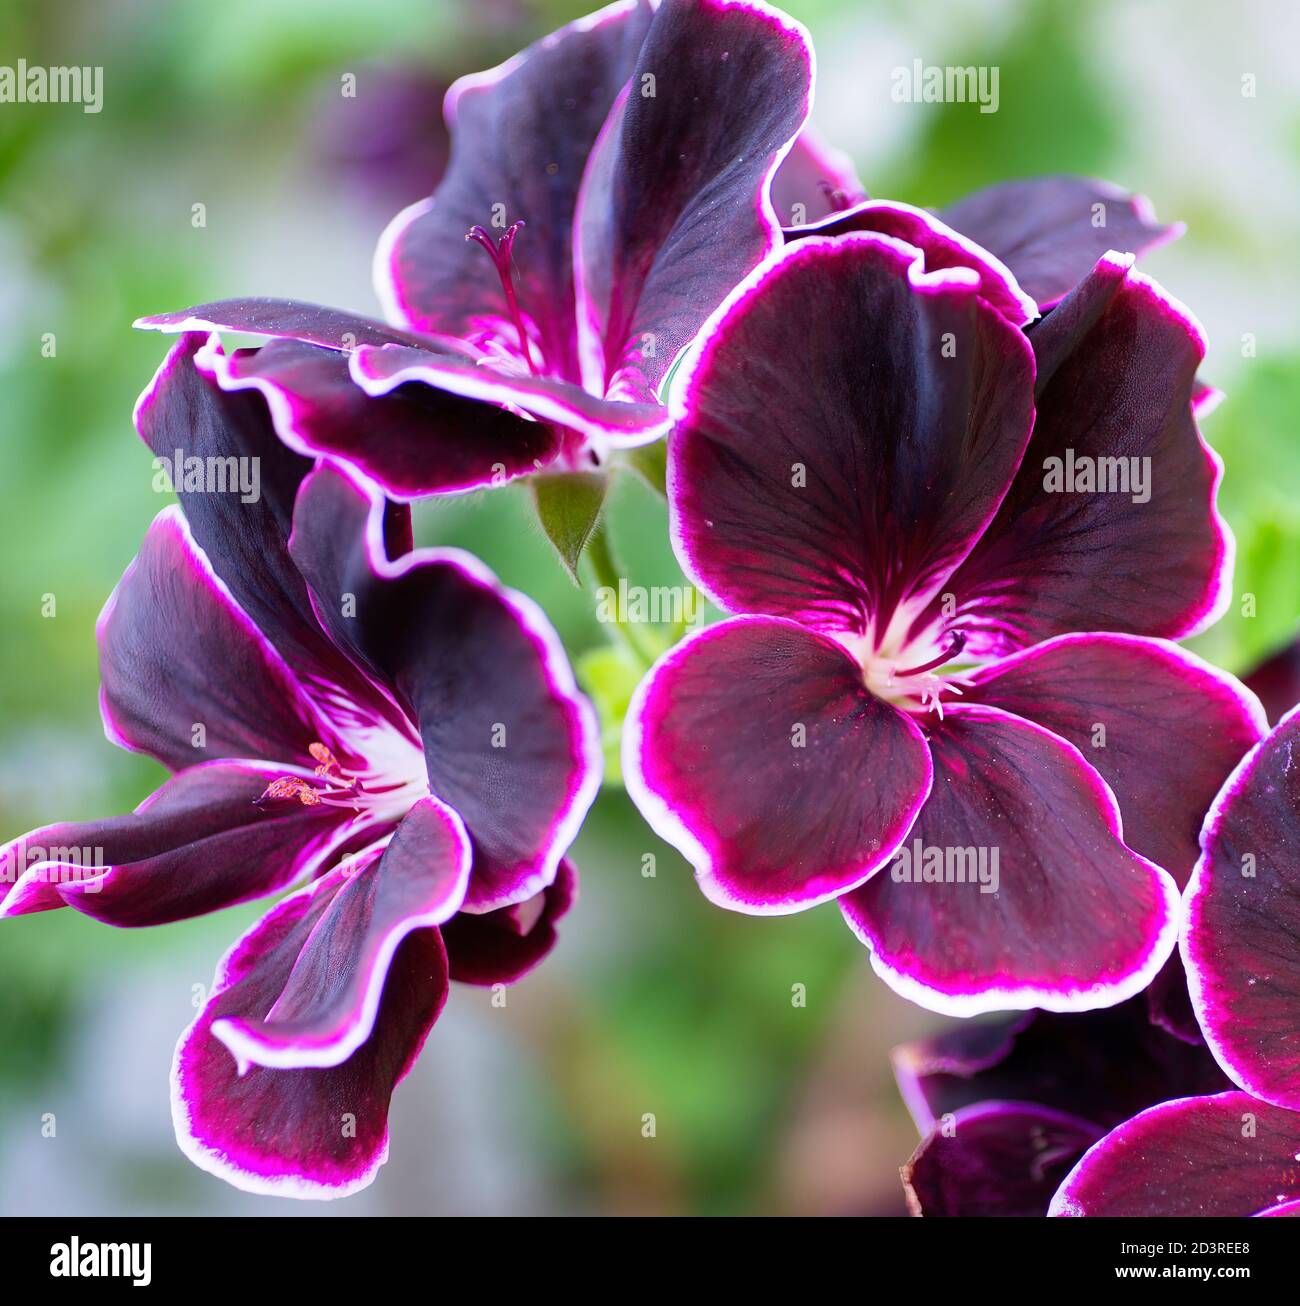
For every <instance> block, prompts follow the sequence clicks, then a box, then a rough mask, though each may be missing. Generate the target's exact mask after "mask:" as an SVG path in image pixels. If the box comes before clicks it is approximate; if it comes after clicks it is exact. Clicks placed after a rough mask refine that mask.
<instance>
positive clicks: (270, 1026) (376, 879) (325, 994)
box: [212, 798, 470, 1074]
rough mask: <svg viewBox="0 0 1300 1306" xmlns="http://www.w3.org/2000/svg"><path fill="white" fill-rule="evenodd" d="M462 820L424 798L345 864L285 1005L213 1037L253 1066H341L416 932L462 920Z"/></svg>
mask: <svg viewBox="0 0 1300 1306" xmlns="http://www.w3.org/2000/svg"><path fill="white" fill-rule="evenodd" d="M469 867H470V846H469V837H468V836H467V835H466V833H465V827H464V825H463V824H462V823H461V820H460V818H459V817H458V816H457V815H456V814H455V813H454V812H453V811H451V809H450V808H448V807H445V806H443V804H441V803H439V802H438V801H437V799H434V798H424V799H421V800H420V801H419V802H417V803H416V804H415V805H414V806H413V807H412V808H411V810H410V812H408V813H407V815H406V816H405V817H403V819H402V821H401V823H400V824H399V825H398V827H397V830H396V832H395V833H394V834H393V836H392V839H391V840H390V842H389V843H388V846H387V847H386V848H384V849H383V850H382V851H377V852H374V853H371V854H368V855H367V856H366V857H365V858H364V859H357V860H356V861H354V862H352V863H348V864H345V866H344V868H343V872H342V876H343V881H344V882H343V884H342V887H341V888H340V889H339V890H338V892H337V893H335V894H334V895H333V896H332V898H331V901H330V904H329V906H328V907H327V908H326V909H325V911H324V912H323V913H322V915H321V917H320V919H319V920H318V921H317V922H316V924H315V925H314V926H313V928H312V932H311V934H310V936H309V937H308V938H307V940H306V941H305V942H304V944H303V946H302V951H301V952H300V954H299V956H298V959H297V961H295V962H294V966H293V971H292V972H291V974H290V975H289V978H288V980H287V981H286V982H285V985H284V988H283V989H282V990H281V992H280V995H279V997H277V998H276V1000H275V1002H274V1004H273V1005H272V1006H271V1008H270V1009H269V1010H268V1011H267V1012H266V1013H265V1014H264V1015H258V1014H256V1013H250V1014H249V1015H246V1016H234V1017H223V1018H221V1019H219V1020H216V1021H214V1022H213V1025H212V1034H213V1036H214V1037H216V1038H219V1039H220V1040H221V1041H222V1042H223V1043H224V1044H225V1045H226V1046H227V1047H228V1048H229V1049H230V1050H231V1052H232V1053H233V1054H234V1056H235V1060H236V1061H237V1062H238V1063H239V1068H240V1073H241V1074H243V1073H244V1072H245V1071H247V1069H248V1067H249V1065H250V1064H255V1065H259V1066H271V1067H274V1068H276V1069H278V1070H293V1069H298V1068H301V1067H308V1066H336V1065H338V1064H339V1063H340V1062H342V1061H346V1060H347V1059H348V1057H350V1056H352V1055H353V1053H355V1052H356V1050H357V1048H359V1047H360V1046H361V1045H362V1044H363V1043H364V1042H365V1041H366V1039H368V1038H369V1037H370V1034H371V1031H372V1030H373V1028H374V1024H375V1017H376V1015H377V1014H378V1011H379V1001H380V995H381V993H382V992H383V988H384V981H385V978H386V976H387V975H388V970H389V966H390V965H391V964H392V961H393V958H394V956H395V955H396V953H397V949H398V948H399V947H400V946H401V943H402V941H403V940H404V939H405V938H406V937H407V936H408V935H409V934H411V933H412V932H413V931H415V930H418V929H421V928H424V927H427V926H431V925H441V924H442V922H443V921H445V920H447V919H448V918H449V917H450V916H452V915H454V914H455V912H456V909H457V908H458V907H459V906H460V904H461V901H462V900H463V899H464V896H465V889H466V887H467V886H468V884H469Z"/></svg>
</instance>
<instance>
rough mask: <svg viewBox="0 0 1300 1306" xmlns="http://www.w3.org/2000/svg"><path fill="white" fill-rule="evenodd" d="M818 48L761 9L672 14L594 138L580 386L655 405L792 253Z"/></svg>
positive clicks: (587, 195) (795, 26) (581, 268)
mask: <svg viewBox="0 0 1300 1306" xmlns="http://www.w3.org/2000/svg"><path fill="white" fill-rule="evenodd" d="M811 97H812V46H811V43H810V41H809V38H808V34H807V32H806V31H805V30H804V28H803V27H802V25H801V24H799V23H796V22H795V21H794V20H793V19H791V18H788V17H786V16H785V15H784V14H782V13H780V12H779V11H778V10H776V9H772V8H769V7H768V6H767V5H764V4H759V3H752V2H751V0H695V2H694V3H690V4H674V3H668V4H663V5H660V6H659V9H658V10H657V12H656V14H655V19H654V22H653V23H651V25H650V29H649V32H648V33H647V35H646V39H645V43H644V45H643V46H642V47H641V52H640V55H639V57H638V59H637V64H636V69H635V71H634V73H633V75H632V81H631V84H630V85H629V87H628V89H627V90H626V91H625V92H624V93H623V95H622V96H620V98H619V100H618V102H617V104H616V105H615V107H614V109H613V111H612V113H611V115H610V119H609V122H608V123H607V124H606V125H605V127H604V128H603V129H602V131H601V133H600V135H599V136H598V137H597V138H596V141H595V143H594V146H593V148H592V153H591V158H590V161H589V162H588V165H587V170H586V173H585V175H584V178H583V183H582V190H581V192H580V194H579V196H578V203H577V213H576V218H575V231H574V244H575V250H576V269H575V271H576V280H577V302H578V333H579V341H580V348H581V361H582V366H583V377H584V380H585V383H586V385H587V388H588V389H590V390H591V391H592V392H593V393H595V394H600V395H604V394H609V395H614V396H617V397H620V398H628V399H637V400H642V401H644V400H646V399H650V398H653V397H654V395H655V394H656V393H657V391H658V388H659V385H660V382H661V381H662V380H663V379H664V377H665V376H667V374H668V372H669V370H670V369H671V367H672V365H673V362H674V360H675V359H676V357H677V356H678V354H679V353H680V352H681V350H682V349H683V348H684V347H685V346H686V345H687V343H688V342H689V341H690V340H691V339H692V337H694V336H695V334H696V333H697V332H698V331H699V329H700V327H701V326H703V324H704V321H705V319H706V318H707V317H708V316H709V314H711V313H712V312H713V310H714V309H716V308H717V307H718V305H719V304H720V303H722V301H723V300H724V299H725V298H726V296H727V294H728V292H729V291H730V290H731V289H732V287H733V286H735V285H736V284H737V283H738V282H739V281H741V280H743V278H744V277H745V276H746V275H747V274H748V273H749V272H750V271H751V270H752V269H753V268H754V267H756V266H757V265H758V264H759V263H760V262H761V261H762V260H763V258H764V257H765V256H766V255H767V254H768V253H770V252H771V251H772V250H773V249H775V248H776V247H777V246H778V245H779V244H780V242H781V231H780V224H779V221H778V219H777V216H776V214H775V212H774V211H773V209H772V204H771V199H770V197H769V185H770V181H771V178H772V174H773V173H774V172H775V171H776V168H777V165H778V163H779V162H780V161H781V159H782V158H783V157H784V156H785V154H786V152H787V150H788V149H789V148H790V145H791V144H792V142H793V141H794V139H795V137H796V136H797V135H798V133H799V131H800V130H801V128H802V127H803V125H804V123H805V122H806V121H807V118H808V111H809V108H810V107H811V103H812V99H811Z"/></svg>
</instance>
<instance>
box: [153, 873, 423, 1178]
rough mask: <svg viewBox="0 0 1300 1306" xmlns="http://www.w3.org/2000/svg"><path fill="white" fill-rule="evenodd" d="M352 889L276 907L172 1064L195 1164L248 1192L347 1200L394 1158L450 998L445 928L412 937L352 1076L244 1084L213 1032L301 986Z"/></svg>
mask: <svg viewBox="0 0 1300 1306" xmlns="http://www.w3.org/2000/svg"><path fill="white" fill-rule="evenodd" d="M345 883H346V877H345V876H344V874H343V873H342V872H341V871H336V872H334V873H332V874H331V875H329V876H327V877H326V878H324V879H322V880H317V881H315V882H314V883H312V884H310V885H308V886H307V887H306V888H305V889H303V890H302V891H300V892H299V893H296V894H294V895H293V896H292V897H290V898H286V899H285V900H284V901H283V902H281V903H280V904H279V905H278V906H276V907H275V908H273V909H272V910H271V911H270V912H269V913H268V914H267V915H266V916H265V917H263V918H262V920H261V921H259V922H258V923H257V924H256V925H255V926H253V928H252V929H251V930H250V931H249V932H248V933H247V934H245V935H244V937H243V938H242V939H240V940H239V942H238V943H236V944H235V946H234V947H233V948H232V949H231V951H230V952H229V953H227V954H226V956H225V958H224V959H223V960H222V962H221V964H220V965H219V966H218V967H217V974H216V978H215V979H214V980H213V985H212V996H211V998H210V999H209V1000H208V1002H207V1005H206V1006H204V1008H203V1009H202V1010H201V1011H200V1012H199V1014H198V1016H197V1018H196V1019H195V1021H194V1023H193V1024H192V1025H191V1026H190V1027H189V1029H188V1030H186V1032H185V1033H184V1034H183V1035H182V1036H181V1040H180V1042H179V1043H178V1044H177V1047H176V1056H175V1059H174V1061H173V1063H172V1120H173V1123H174V1124H175V1127H176V1140H177V1142H178V1143H179V1144H180V1146H181V1150H182V1151H183V1152H184V1153H185V1155H186V1156H188V1157H189V1159H190V1160H191V1161H193V1162H194V1164H195V1165H197V1166H199V1167H201V1168H202V1169H204V1170H207V1171H209V1172H210V1173H211V1174H215V1175H217V1176H219V1177H220V1178H222V1179H225V1180H226V1181H227V1182H228V1183H231V1184H234V1185H235V1187H237V1188H242V1189H245V1190H246V1191H248V1192H253V1193H267V1194H271V1195H275V1196H281V1197H312V1198H326V1197H343V1196H345V1195H347V1194H348V1193H352V1192H355V1191H357V1189H359V1188H364V1187H365V1186H366V1185H367V1184H368V1183H370V1182H371V1180H373V1179H374V1177H375V1173H376V1171H377V1170H378V1169H379V1167H380V1166H381V1165H382V1164H383V1163H384V1161H386V1160H387V1159H388V1102H389V1098H390V1097H391V1096H392V1092H393V1088H394V1087H395V1086H396V1085H397V1084H398V1083H399V1082H400V1081H401V1080H402V1079H403V1078H404V1077H405V1076H406V1073H407V1071H409V1070H410V1068H411V1066H412V1065H414V1063H415V1059H416V1057H418V1056H419V1054H420V1049H421V1047H423V1045H424V1040H425V1038H426V1037H427V1036H428V1033H429V1030H430V1028H431V1027H432V1025H433V1022H434V1021H435V1020H436V1019H437V1018H438V1013H439V1012H440V1011H441V1010H442V1006H443V1003H444V1002H445V1001H446V997H447V958H446V953H445V952H444V951H443V947H442V941H441V940H440V939H439V937H438V931H437V930H436V929H423V930H417V931H415V932H414V933H413V934H409V935H408V936H407V937H406V938H405V939H404V940H403V942H402V944H401V946H400V947H399V948H398V949H397V952H396V954H395V955H394V957H393V960H392V965H391V966H390V967H389V968H388V975H387V979H386V981H385V983H384V989H383V995H382V998H381V1000H380V1003H379V1010H378V1013H377V1015H376V1017H375V1022H374V1029H373V1032H372V1033H371V1034H370V1037H369V1038H368V1039H367V1040H366V1042H365V1043H363V1044H362V1045H361V1046H360V1047H359V1048H358V1049H357V1050H356V1051H355V1052H354V1053H353V1054H352V1056H351V1057H349V1058H348V1059H347V1060H346V1061H344V1062H343V1063H342V1064H341V1065H337V1066H331V1067H328V1068H307V1069H299V1070H273V1069H268V1068H267V1067H265V1066H256V1065H255V1066H251V1067H249V1068H248V1069H247V1070H246V1071H245V1073H243V1074H241V1073H239V1069H238V1067H237V1066H236V1063H235V1058H234V1057H233V1056H232V1055H231V1054H230V1051H229V1049H227V1048H226V1047H225V1046H224V1044H222V1043H221V1042H220V1041H219V1040H218V1039H217V1038H216V1037H215V1036H214V1035H213V1033H212V1027H213V1025H214V1023H215V1022H217V1021H219V1020H226V1021H230V1020H237V1019H243V1020H257V1019H260V1018H262V1017H263V1016H265V1014H266V1013H267V1012H268V1011H270V1010H271V1008H272V1006H273V1005H274V1003H275V1002H276V999H277V998H278V996H279V995H280V994H281V993H282V992H283V991H284V988H285V985H286V984H287V983H289V982H290V978H291V976H292V974H293V971H294V967H295V965H296V964H297V962H298V959H299V956H300V955H301V952H302V949H303V947H304V945H306V943H307V942H308V939H309V938H310V935H311V932H312V930H313V929H314V928H315V927H316V926H317V925H319V924H320V923H321V922H322V920H323V919H324V917H325V915H326V913H327V911H328V909H329V908H330V906H331V903H332V901H333V899H334V896H335V894H337V893H338V892H339V891H340V890H341V888H342V887H343V886H344V885H345Z"/></svg>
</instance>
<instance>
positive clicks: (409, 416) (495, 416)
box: [213, 340, 559, 499]
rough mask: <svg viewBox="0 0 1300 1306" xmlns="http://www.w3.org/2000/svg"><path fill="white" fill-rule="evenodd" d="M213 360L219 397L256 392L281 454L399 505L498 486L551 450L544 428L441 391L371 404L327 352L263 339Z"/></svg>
mask: <svg viewBox="0 0 1300 1306" xmlns="http://www.w3.org/2000/svg"><path fill="white" fill-rule="evenodd" d="M213 362H214V364H215V366H216V377H217V381H218V382H219V384H220V385H221V387H222V389H224V390H249V389H253V390H258V391H260V392H261V394H262V395H263V396H264V397H265V399H266V401H267V404H268V406H269V407H270V411H271V417H272V419H273V420H274V422H275V429H276V431H277V433H278V434H279V436H280V438H281V439H282V440H284V441H285V443H287V444H288V445H289V446H290V447H291V448H293V449H296V450H297V451H298V452H299V453H301V454H305V455H307V456H309V457H315V456H317V455H321V454H324V455H329V456H333V457H338V458H342V459H344V460H346V461H347V462H350V463H352V464H353V465H354V466H356V467H358V468H360V469H361V471H363V472H364V473H365V474H366V475H367V476H370V477H372V478H373V479H374V480H376V481H378V482H379V484H380V485H382V486H383V487H384V489H385V490H386V491H387V492H388V493H390V494H394V495H397V496H399V497H401V498H404V499H411V498H418V497H420V496H422V495H428V494H439V493H445V492H449V491H456V490H468V489H472V488H474V487H475V486H480V485H500V484H503V483H504V482H505V481H507V480H510V479H511V478H513V477H515V476H520V475H523V474H524V473H527V472H533V471H536V470H537V469H538V468H540V467H543V466H545V465H546V464H547V463H548V462H550V461H551V460H552V459H553V458H554V457H555V455H556V454H557V453H558V452H559V438H558V436H557V433H556V431H555V429H554V427H552V426H550V425H548V424H547V423H544V422H537V421H532V420H530V419H529V418H527V417H523V416H521V415H519V414H518V413H514V412H510V411H508V410H507V409H505V408H501V407H498V406H496V405H495V404H485V403H481V402H479V401H477V400H474V399H465V398H462V397H461V396H460V395H457V394H453V393H451V392H450V391H449V390H440V389H436V388H434V387H433V386H430V385H404V386H400V387H399V388H397V389H395V390H391V391H389V392H387V393H385V394H383V395H381V396H379V397H372V396H371V395H369V394H367V393H366V391H365V390H363V389H362V388H361V387H360V386H359V385H357V384H356V382H355V381H353V379H352V375H351V372H350V371H349V368H348V358H347V355H346V354H343V353H340V352H338V351H335V350H328V349H320V348H318V347H316V346H314V345H304V344H299V343H298V342H297V341H293V340H272V341H271V342H270V343H269V344H267V345H263V346H262V348H261V349H241V350H237V351H236V352H235V353H234V354H231V355H230V356H229V357H226V356H224V355H222V356H218V357H217V358H215V359H214V360H213Z"/></svg>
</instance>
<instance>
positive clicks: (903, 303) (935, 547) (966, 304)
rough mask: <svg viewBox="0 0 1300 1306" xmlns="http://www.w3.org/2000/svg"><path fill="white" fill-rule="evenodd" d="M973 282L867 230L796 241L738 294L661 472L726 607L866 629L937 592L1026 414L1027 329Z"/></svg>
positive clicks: (679, 528) (679, 530)
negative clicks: (930, 269)
mask: <svg viewBox="0 0 1300 1306" xmlns="http://www.w3.org/2000/svg"><path fill="white" fill-rule="evenodd" d="M978 292H979V286H978V278H977V277H976V274H975V273H974V272H972V271H971V270H969V269H950V270H948V271H946V272H939V273H933V274H932V273H927V272H925V271H924V269H923V260H922V255H921V253H920V252H919V251H918V250H917V249H916V248H915V247H914V246H912V245H907V244H905V243H903V242H901V241H898V240H895V239H894V238H892V237H889V236H881V235H876V234H874V233H861V234H856V235H850V236H843V237H839V238H837V239H835V240H823V239H816V238H812V239H808V240H801V241H799V242H797V243H796V244H794V245H793V246H790V247H789V248H788V249H787V250H786V251H785V252H784V253H783V254H782V255H781V256H780V257H779V258H778V259H776V260H774V261H773V262H772V263H770V264H769V265H767V267H765V268H764V269H762V270H761V271H760V272H759V273H758V274H756V275H755V276H754V277H753V278H751V279H750V281H749V282H747V283H746V284H745V285H743V286H742V287H740V288H739V290H738V291H737V292H736V293H735V295H733V296H732V298H731V299H730V300H729V301H728V304H727V305H726V306H725V307H724V309H723V310H722V311H721V312H720V313H719V315H718V317H717V318H716V319H715V321H714V322H713V323H711V324H710V326H709V327H708V328H707V329H706V333H705V336H704V344H703V350H702V353H701V355H700V357H699V359H698V362H697V365H696V367H695V369H694V372H693V373H692V375H691V379H690V383H689V386H688V389H687V392H686V394H685V397H684V399H683V403H682V414H681V420H680V422H679V424H678V426H677V427H676V429H675V430H674V432H673V434H672V437H671V439H670V441H669V468H668V478H669V502H670V507H671V510H672V529H673V535H674V546H675V548H676V550H677V553H678V557H679V558H680V559H681V561H682V564H683V566H684V567H685V568H686V569H687V571H688V574H690V575H692V576H693V578H695V580H696V583H697V584H699V585H700V586H701V588H702V589H704V590H705V592H706V593H707V594H708V595H709V596H710V597H711V598H713V599H714V601H715V602H717V603H718V604H719V605H720V606H721V607H723V608H724V609H727V610H729V611H733V612H766V613H771V614H773V615H776V616H786V617H792V618H795V619H797V620H799V621H801V622H803V623H804V624H806V625H810V626H813V627H815V628H818V629H823V630H851V631H856V632H861V631H864V630H865V629H866V628H867V627H868V625H870V624H871V622H872V621H874V622H875V623H876V626H877V629H878V630H880V629H883V627H884V626H885V625H886V624H887V622H888V620H889V619H890V617H891V616H892V614H893V613H894V612H895V610H896V609H897V608H898V607H899V605H900V604H903V603H909V604H920V603H921V602H922V601H923V600H924V599H926V598H928V597H929V596H930V595H932V594H934V593H936V592H937V591H938V590H939V588H940V587H941V586H942V584H943V582H944V580H945V578H946V577H947V575H948V573H949V572H950V571H951V570H952V568H953V567H955V566H956V565H957V564H958V563H959V562H960V561H961V559H962V558H963V557H965V555H966V553H967V551H968V550H969V549H970V548H971V546H972V545H973V544H974V543H975V541H976V539H977V538H978V537H979V535H980V533H981V531H983V529H984V528H985V526H986V525H987V524H988V523H989V521H990V520H991V519H992V517H993V515H994V513H995V512H996V511H997V507H998V504H999V503H1000V502H1001V499H1002V496H1003V494H1004V493H1005V492H1006V490H1007V487H1008V485H1009V484H1010V483H1011V479H1012V477H1013V475H1014V474H1015V471H1016V468H1017V466H1018V465H1019V462H1020V457H1021V453H1022V451H1023V449H1024V447H1025V444H1026V442H1027V440H1028V438H1029V430H1030V423H1031V421H1032V417H1033V401H1032V389H1033V360H1032V358H1031V355H1030V350H1029V347H1028V345H1027V343H1026V340H1025V337H1024V335H1023V333H1021V332H1020V331H1018V330H1016V329H1015V328H1014V327H1013V326H1012V325H1011V324H1010V323H1009V322H1008V321H1007V320H1006V319H1005V318H1004V317H1003V316H1002V315H1001V314H999V313H997V312H995V311H994V310H993V309H992V308H990V307H989V306H988V304H987V303H986V302H985V301H984V300H983V299H982V298H981V297H980V295H979V293H978ZM810 377H815V378H816V381H817V383H816V384H815V385H811V384H809V378H810Z"/></svg>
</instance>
